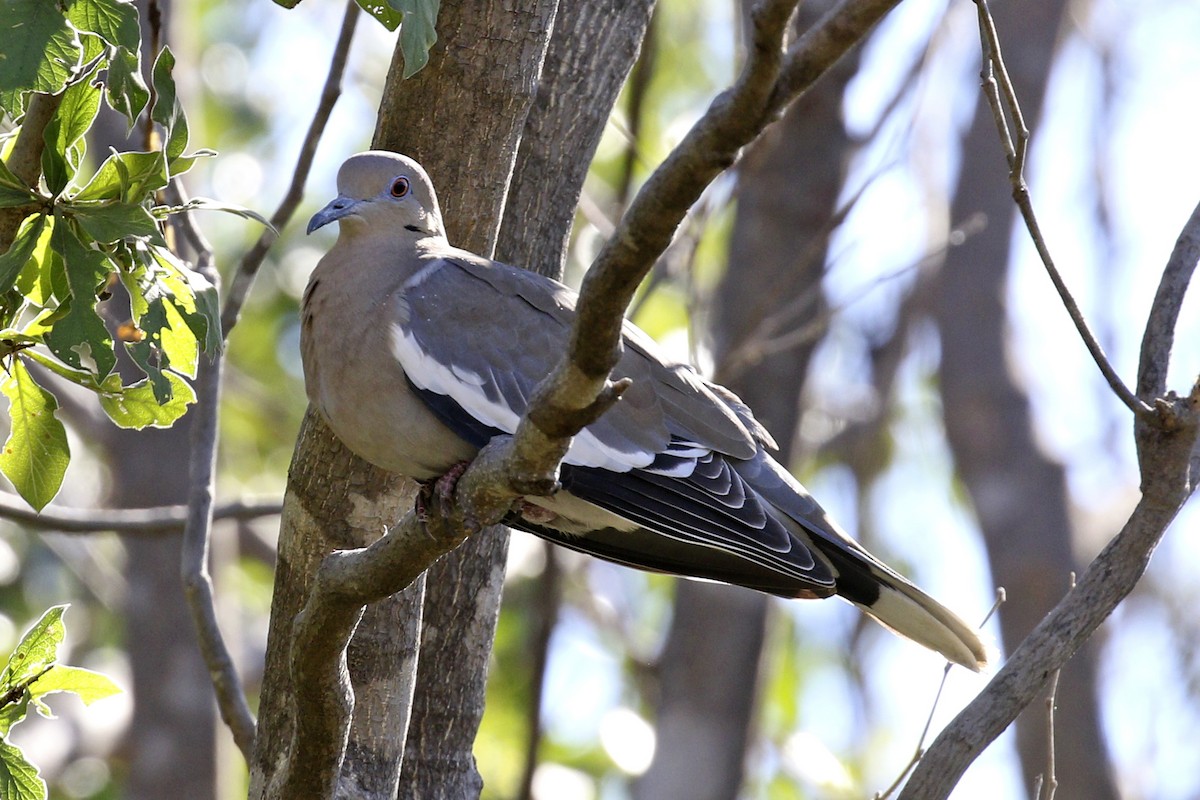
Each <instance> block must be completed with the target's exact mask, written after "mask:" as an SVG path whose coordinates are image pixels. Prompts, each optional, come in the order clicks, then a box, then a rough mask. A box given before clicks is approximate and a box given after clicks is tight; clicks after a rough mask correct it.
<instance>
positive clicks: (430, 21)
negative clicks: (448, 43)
mask: <svg viewBox="0 0 1200 800" xmlns="http://www.w3.org/2000/svg"><path fill="white" fill-rule="evenodd" d="M387 2H388V5H390V6H391V7H392V8H394V9H396V10H397V11H400V12H402V13H403V14H404V21H403V22H402V23H400V52H401V53H403V54H404V77H405V78H411V77H412V76H413V75H416V74H417V73H418V72H420V71H421V70H422V69H423V68H424V67H425V65H426V64H428V63H429V49H430V48H431V47H433V45H434V43H435V42H437V15H438V6H439V0H387Z"/></svg>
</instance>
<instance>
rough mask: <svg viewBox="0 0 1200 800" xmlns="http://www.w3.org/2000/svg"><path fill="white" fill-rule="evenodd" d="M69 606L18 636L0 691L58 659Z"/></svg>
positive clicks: (25, 681)
mask: <svg viewBox="0 0 1200 800" xmlns="http://www.w3.org/2000/svg"><path fill="white" fill-rule="evenodd" d="M15 363H16V364H19V363H20V362H19V361H18V362H15ZM35 385H36V384H35ZM39 388H40V387H39ZM68 607H69V606H67V605H65V604H64V605H58V606H51V607H50V608H48V609H46V611H45V612H44V613H43V614H42V616H41V617H40V618H39V619H38V621H37V622H35V623H33V627H31V628H30V629H29V630H28V631H26V632H25V635H24V636H22V637H21V641H20V642H19V643H18V644H17V649H16V650H13V654H12V655H11V656H9V657H8V664H6V665H5V667H4V671H3V672H0V693H4V692H7V691H8V690H10V689H12V688H14V687H16V686H20V685H21V684H28V683H30V682H32V681H33V680H34V679H35V678H37V677H38V676H40V675H41V674H42V673H44V672H45V671H46V670H47V669H49V668H50V667H51V665H53V664H54V662H55V661H57V660H58V646H59V645H60V644H62V641H63V639H64V638H65V637H66V635H67V629H66V626H64V625H63V621H62V618H63V614H64V613H66V610H67V608H68Z"/></svg>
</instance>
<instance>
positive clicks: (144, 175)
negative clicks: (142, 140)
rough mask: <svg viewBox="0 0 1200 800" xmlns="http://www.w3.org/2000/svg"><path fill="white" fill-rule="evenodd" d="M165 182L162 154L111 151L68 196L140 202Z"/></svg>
mask: <svg viewBox="0 0 1200 800" xmlns="http://www.w3.org/2000/svg"><path fill="white" fill-rule="evenodd" d="M166 185H167V165H166V162H165V161H164V160H163V154H162V153H160V152H157V151H155V152H152V153H144V152H140V151H139V152H129V153H113V154H112V155H111V156H109V157H108V158H107V159H105V161H104V163H103V164H101V165H100V169H98V170H96V174H95V175H93V176H92V179H91V180H90V181H88V182H87V185H85V186H84V187H83V188H82V189H80V190H79V191H78V192H76V193H75V195H74V196H73V197H72V198H71V199H72V200H74V201H75V202H86V201H90V200H120V201H121V202H123V203H140V202H141V201H143V200H145V199H146V198H147V197H149V196H150V195H152V194H153V193H154V192H156V191H158V190H159V189H161V188H162V187H164V186H166Z"/></svg>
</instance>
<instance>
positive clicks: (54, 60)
mask: <svg viewBox="0 0 1200 800" xmlns="http://www.w3.org/2000/svg"><path fill="white" fill-rule="evenodd" d="M5 13H6V18H5V20H4V22H3V23H0V38H2V39H3V44H4V47H3V51H4V53H5V58H3V59H0V113H2V114H3V115H4V116H6V117H7V118H9V119H10V120H11V121H12V122H13V123H14V129H13V131H12V132H11V133H9V134H7V135H6V137H5V138H6V139H7V141H6V142H4V145H5V147H4V153H5V156H6V158H10V157H11V154H12V152H13V149H14V144H15V143H16V142H17V141H18V140H19V138H20V137H21V136H22V135H23V134H22V131H21V124H22V123H23V122H24V121H25V113H26V111H27V109H28V108H29V104H30V102H31V98H32V97H33V96H34V95H35V94H40V95H45V96H54V99H55V100H56V109H55V112H54V114H53V116H52V117H51V118H50V119H49V122H48V124H47V125H46V126H45V129H44V131H35V130H32V129H30V130H29V131H27V132H25V134H24V135H29V136H38V135H40V136H41V137H42V138H43V139H44V144H45V146H44V149H42V156H41V164H40V172H41V179H40V180H39V181H38V182H37V185H33V186H31V185H28V183H27V182H26V181H24V180H22V179H21V178H20V177H18V176H17V175H16V174H15V172H14V169H10V167H9V166H8V165H6V164H5V163H4V162H3V161H0V208H3V209H7V210H15V211H16V212H17V214H18V216H19V218H20V217H23V219H22V221H21V222H20V224H19V227H18V228H17V230H16V236H15V238H14V240H13V241H12V243H11V246H9V248H8V250H7V252H5V253H2V254H0V358H2V359H3V360H4V362H5V363H4V366H5V373H4V375H3V376H2V380H0V391H3V393H4V394H5V395H6V396H7V397H8V398H9V401H10V409H11V416H12V427H11V433H10V435H9V438H8V440H7V442H6V443H5V445H4V449H3V452H2V453H0V471H3V472H4V474H5V475H6V476H7V477H8V478H9V479H10V480H11V481H12V482H13V485H14V486H15V487H16V489H17V490H18V491H19V492H20V493H21V495H22V496H23V497H24V498H25V499H26V500H27V501H28V502H29V503H30V505H32V506H33V507H35V508H37V509H41V508H42V507H44V506H45V505H46V503H48V502H49V501H50V500H51V499H52V498H53V497H54V495H55V494H56V493H57V491H58V489H59V487H60V486H61V483H62V478H63V473H64V471H65V469H66V465H67V463H68V461H69V459H70V453H69V450H68V447H67V439H66V435H65V431H64V429H63V426H62V424H61V423H60V422H59V421H58V420H57V419H56V418H55V417H54V410H55V408H56V406H57V404H56V402H55V400H54V397H53V395H52V394H51V393H50V392H48V391H46V390H45V389H44V388H42V387H41V386H39V384H38V379H37V376H36V374H35V373H31V372H30V371H29V370H27V369H26V368H25V365H24V364H23V363H22V362H23V361H33V362H36V363H37V364H39V365H41V366H42V367H44V368H45V369H46V370H49V371H50V372H53V373H55V374H57V375H59V376H60V377H62V378H64V379H66V380H68V381H70V382H72V383H75V384H77V385H79V386H83V387H85V388H87V389H90V390H91V391H93V392H95V393H96V394H97V395H98V397H99V401H100V405H101V407H102V408H103V409H104V411H105V413H106V414H107V415H108V416H109V417H110V418H111V419H112V420H113V421H114V422H115V423H116V424H118V425H120V426H122V427H129V428H143V427H146V426H155V427H166V426H169V425H171V424H172V423H173V422H174V421H175V420H177V419H178V418H179V417H181V416H182V415H183V414H184V412H185V411H186V409H187V406H188V405H189V404H190V403H192V402H193V401H194V400H195V393H194V392H193V390H192V388H191V386H190V385H189V384H188V382H187V380H185V378H194V377H195V375H196V369H197V362H198V355H199V349H200V348H201V347H203V349H204V350H205V351H206V352H209V353H214V352H216V351H217V350H218V349H219V348H220V346H221V341H222V339H221V331H220V313H219V306H218V298H217V291H216V287H214V286H213V285H212V284H211V283H210V282H209V281H208V280H207V279H206V278H204V277H203V276H202V275H200V274H198V273H197V272H195V271H194V270H192V269H191V268H190V267H189V266H188V265H187V264H186V263H185V262H184V261H183V260H182V259H180V258H179V257H178V256H177V255H176V254H175V252H173V250H172V247H171V246H170V244H169V236H168V231H167V230H166V228H165V227H164V221H165V220H166V219H167V218H168V217H169V216H170V215H172V214H176V213H180V212H184V211H188V210H191V209H193V208H204V207H218V208H220V206H219V205H217V204H216V203H212V202H211V201H205V200H195V201H192V202H190V203H187V204H184V205H174V206H169V205H166V204H163V203H162V202H160V198H159V192H160V190H162V189H163V188H164V187H166V186H167V185H168V184H169V183H170V182H171V180H172V179H173V178H175V177H176V176H178V175H181V174H183V173H185V172H187V171H188V170H189V169H191V167H192V166H193V164H194V163H195V161H196V159H197V158H199V157H202V156H207V155H213V153H211V152H210V151H197V152H194V153H190V154H187V153H185V151H186V150H187V146H188V123H187V117H186V115H185V113H184V110H183V107H182V105H181V104H180V102H179V99H178V97H177V95H176V90H175V82H174V79H173V77H172V71H173V69H174V66H175V59H174V56H173V55H172V53H171V51H170V49H169V48H165V47H164V48H163V49H162V50H161V52H159V53H158V55H157V58H156V59H155V62H154V64H153V67H152V69H151V71H150V82H149V85H147V82H146V81H145V79H144V78H143V77H142V64H141V56H140V46H141V39H142V31H141V24H140V22H139V19H138V12H137V9H136V8H135V7H134V6H133V5H132V3H130V2H125V1H124V0H69V1H68V2H58V3H51V2H44V0H10V1H9V2H6V3H5ZM102 98H103V100H104V102H106V103H107V105H108V106H109V107H110V108H112V109H113V110H115V111H117V112H118V113H120V114H121V115H123V116H124V117H125V119H126V120H127V122H128V124H129V127H130V130H132V129H133V127H134V126H135V125H137V123H138V120H139V118H141V117H142V115H143V113H144V112H145V111H147V110H148V111H149V117H150V122H149V123H147V124H148V131H149V132H150V133H149V135H148V136H147V137H146V138H147V141H148V146H147V149H146V150H144V151H129V152H116V151H113V152H111V153H110V154H109V155H108V157H107V158H105V159H104V161H103V162H102V163H101V164H100V166H99V168H97V169H95V170H94V171H90V170H88V169H87V168H86V161H85V156H86V148H87V144H86V138H85V137H86V134H87V133H88V131H89V130H90V129H91V127H92V124H93V122H94V121H95V119H96V116H97V114H98V113H99V110H100V104H101V101H102ZM155 125H156V126H157V127H154V126H155ZM226 210H235V211H238V212H239V213H248V212H241V211H240V210H237V209H226ZM118 283H119V284H121V286H122V287H123V288H124V290H125V291H126V293H127V294H128V296H129V298H130V318H129V319H128V320H127V321H126V322H124V323H123V324H120V325H119V326H116V328H115V331H114V332H111V333H110V330H109V327H108V326H107V325H106V324H105V322H104V320H103V319H102V318H101V313H100V310H99V307H100V304H101V303H103V302H104V301H105V300H107V299H108V298H109V297H110V296H111V294H112V293H113V291H114V290H115V289H116V284H118ZM114 338H115V339H116V340H117V341H119V342H120V343H121V346H122V347H123V348H124V350H125V352H126V353H127V354H128V355H129V357H130V359H131V360H132V362H133V363H134V364H136V365H137V367H138V369H139V370H140V371H141V372H142V373H143V375H144V377H143V378H141V379H139V380H137V381H135V382H133V383H132V384H130V385H124V383H123V381H122V379H121V377H120V376H119V375H118V374H116V372H115V369H116V366H117V351H116V349H115V345H114Z"/></svg>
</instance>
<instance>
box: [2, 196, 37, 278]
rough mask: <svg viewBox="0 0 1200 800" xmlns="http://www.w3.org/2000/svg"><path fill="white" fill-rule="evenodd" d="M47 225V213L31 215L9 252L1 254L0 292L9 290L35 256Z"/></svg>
mask: <svg viewBox="0 0 1200 800" xmlns="http://www.w3.org/2000/svg"><path fill="white" fill-rule="evenodd" d="M45 227H46V215H45V214H38V215H36V216H33V217H29V218H28V219H26V220H25V222H24V224H22V226H21V230H20V231H19V232H18V233H17V238H16V239H14V240H13V243H12V246H10V247H9V248H8V252H7V253H5V254H4V255H0V292H7V291H8V290H9V289H10V288H11V287H12V285H13V284H14V283H15V282H16V280H17V275H19V274H20V273H21V270H22V269H23V268H24V267H25V265H26V264H27V263H28V262H29V260H30V259H31V258H32V257H33V251H34V248H36V247H37V243H38V238H39V237H40V236H41V235H42V230H43V229H44V228H45Z"/></svg>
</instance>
